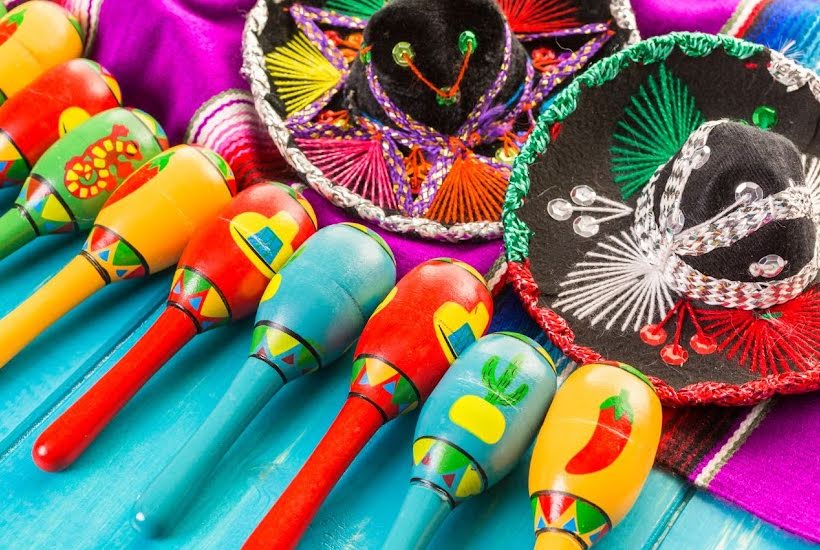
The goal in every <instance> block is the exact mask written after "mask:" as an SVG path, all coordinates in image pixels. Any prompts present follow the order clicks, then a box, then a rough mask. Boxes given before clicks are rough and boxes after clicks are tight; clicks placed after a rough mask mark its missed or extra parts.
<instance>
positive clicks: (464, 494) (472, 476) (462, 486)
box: [456, 466, 483, 498]
mask: <svg viewBox="0 0 820 550" xmlns="http://www.w3.org/2000/svg"><path fill="white" fill-rule="evenodd" d="M482 487H483V483H482V482H481V477H480V476H479V475H478V472H477V471H476V470H475V468H473V467H472V466H468V467H467V470H465V472H464V476H463V477H462V478H461V481H460V482H459V484H458V487H456V498H468V497H471V496H473V495H477V494H479V493H480V492H481V488H482Z"/></svg>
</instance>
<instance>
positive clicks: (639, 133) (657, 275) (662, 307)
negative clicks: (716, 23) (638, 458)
mask: <svg viewBox="0 0 820 550" xmlns="http://www.w3.org/2000/svg"><path fill="white" fill-rule="evenodd" d="M818 123H820V81H819V80H818V77H817V76H816V75H815V74H814V73H813V72H811V71H809V70H807V69H804V68H802V67H800V66H798V65H797V64H796V63H794V62H793V61H791V60H789V59H787V58H785V57H784V56H783V55H781V54H779V53H778V52H774V51H771V50H769V49H767V48H765V47H762V46H758V45H754V44H751V43H748V42H744V41H740V40H737V39H733V38H729V37H722V36H710V35H703V34H673V35H668V36H663V37H658V38H654V39H651V40H647V41H645V42H641V43H639V44H637V45H635V46H632V47H630V48H628V49H626V50H624V51H622V52H619V53H617V54H615V55H614V56H612V57H610V58H608V59H605V60H603V61H600V62H598V63H597V64H595V65H594V66H592V67H591V68H590V69H589V70H588V71H587V72H585V73H584V74H583V75H581V76H580V77H578V78H577V79H576V80H575V81H574V82H573V83H572V84H570V85H569V86H568V87H567V88H566V89H565V90H564V91H563V92H562V93H561V94H560V95H559V96H558V97H557V98H556V100H555V102H554V103H553V105H552V106H551V107H550V108H549V110H548V111H547V112H546V113H545V114H544V115H543V116H542V118H541V119H540V120H539V123H538V127H537V128H536V130H535V131H534V132H533V135H532V136H531V138H530V140H529V142H528V143H527V144H526V145H525V147H524V149H523V151H522V153H521V155H520V157H519V158H518V160H517V161H516V164H515V167H514V169H513V176H512V180H511V183H510V189H509V191H508V195H507V201H506V204H505V211H504V223H505V230H506V234H505V240H506V245H507V253H508V258H509V260H510V263H509V268H510V269H509V276H510V278H511V280H512V282H513V283H514V285H515V288H516V290H517V292H518V294H519V296H521V298H522V299H523V301H524V303H525V304H526V306H527V307H528V309H529V311H530V313H531V314H532V315H533V316H534V317H535V318H536V320H537V321H538V322H539V324H540V325H541V326H542V328H544V329H545V330H546V332H547V333H548V334H549V335H550V336H551V337H552V338H553V340H554V341H555V343H556V345H557V346H558V347H560V348H561V349H562V350H563V351H564V352H565V353H566V354H567V355H568V356H569V357H570V358H571V359H572V360H574V361H576V362H584V361H589V360H594V359H600V358H605V359H611V360H616V359H617V360H619V361H624V362H627V363H630V364H632V365H634V366H636V367H639V368H641V369H642V370H643V371H644V372H646V373H647V374H649V375H651V376H652V377H653V382H654V383H655V386H656V388H657V389H658V393H659V395H660V396H661V398H662V399H663V400H664V402H665V403H667V404H698V403H719V404H729V405H747V404H753V403H756V402H758V401H760V400H762V399H765V398H767V397H769V396H771V395H772V394H774V393H799V392H805V391H810V390H815V389H818V388H820V289H818V286H817V275H818V270H820V241H819V240H818V237H817V234H818V226H819V225H820V163H819V162H818V160H817V158H816V157H817V156H820V135H818V133H817V128H818V127H819V126H818Z"/></svg>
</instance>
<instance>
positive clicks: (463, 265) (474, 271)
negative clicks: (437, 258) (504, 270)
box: [452, 260, 487, 286]
mask: <svg viewBox="0 0 820 550" xmlns="http://www.w3.org/2000/svg"><path fill="white" fill-rule="evenodd" d="M452 262H453V263H454V264H455V265H457V266H459V267H461V268H463V269H466V270H467V271H469V272H470V274H472V276H473V277H475V278H476V279H478V280H479V281H481V284H483V285H484V286H487V281H485V280H484V277H483V276H482V275H481V273H479V272H478V270H477V269H476V268H474V267H473V266H471V265H470V264H468V263H465V262H462V261H460V260H452Z"/></svg>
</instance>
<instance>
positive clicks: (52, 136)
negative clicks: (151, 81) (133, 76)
mask: <svg viewBox="0 0 820 550" xmlns="http://www.w3.org/2000/svg"><path fill="white" fill-rule="evenodd" d="M121 100H122V97H121V96H120V88H119V86H118V85H117V81H116V80H114V77H112V76H111V75H110V74H108V72H107V71H106V70H105V69H103V68H102V67H101V66H100V65H98V64H97V63H95V62H93V61H90V60H88V59H72V60H71V61H66V62H65V63H63V64H61V65H57V66H56V67H54V68H52V69H49V70H48V71H46V72H45V73H43V74H42V75H41V76H40V77H39V78H37V80H35V81H34V82H32V83H31V84H29V85H28V86H26V87H25V88H23V89H22V90H21V91H20V92H18V93H17V94H15V95H14V96H13V97H11V98H10V99H9V100H8V101H6V102H5V103H4V104H3V106H2V107H0V187H7V186H12V185H20V184H22V183H23V181H24V180H25V179H26V177H27V176H28V174H29V171H30V170H31V166H32V165H34V163H35V162H37V160H39V159H40V157H41V156H42V155H43V153H45V152H46V149H48V148H49V147H50V146H51V144H52V143H54V142H55V141H57V139H58V138H60V137H62V136H63V135H65V134H66V133H67V132H69V131H70V130H73V129H74V128H75V127H76V126H78V125H80V124H82V123H83V122H85V121H86V120H87V119H88V118H89V117H91V116H93V115H96V114H98V113H101V112H103V111H106V110H108V109H113V108H114V107H117V106H118V105H119V104H120V101H121Z"/></svg>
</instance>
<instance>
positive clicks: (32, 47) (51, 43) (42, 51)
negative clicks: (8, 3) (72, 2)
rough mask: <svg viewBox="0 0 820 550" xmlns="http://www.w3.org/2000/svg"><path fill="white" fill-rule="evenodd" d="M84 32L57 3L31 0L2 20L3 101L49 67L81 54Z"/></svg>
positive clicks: (0, 75) (0, 72) (0, 94)
mask: <svg viewBox="0 0 820 550" xmlns="http://www.w3.org/2000/svg"><path fill="white" fill-rule="evenodd" d="M84 41H85V35H84V33H83V31H82V29H81V28H80V24H79V23H77V20H76V19H75V18H74V16H72V15H71V14H70V13H68V12H67V11H66V10H65V9H63V8H62V7H60V6H58V5H57V4H55V3H54V2H46V1H45V0H30V1H29V2H25V3H23V4H20V5H19V6H17V7H16V8H14V9H13V10H11V11H9V12H8V13H7V14H5V15H4V16H3V17H2V19H0V103H3V102H4V101H5V100H6V98H9V97H11V96H12V95H13V94H15V93H17V92H18V91H20V90H22V89H23V88H25V87H26V86H27V85H28V84H29V83H30V82H32V81H33V80H34V79H36V78H37V77H38V76H40V75H41V74H43V73H44V72H46V71H47V70H48V69H50V68H52V67H55V66H57V65H59V64H60V63H63V62H64V61H68V60H70V59H74V58H76V57H80V55H82V53H83V42H84Z"/></svg>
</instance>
